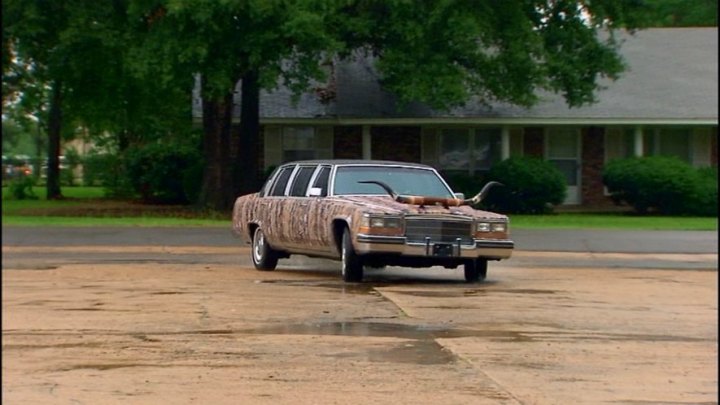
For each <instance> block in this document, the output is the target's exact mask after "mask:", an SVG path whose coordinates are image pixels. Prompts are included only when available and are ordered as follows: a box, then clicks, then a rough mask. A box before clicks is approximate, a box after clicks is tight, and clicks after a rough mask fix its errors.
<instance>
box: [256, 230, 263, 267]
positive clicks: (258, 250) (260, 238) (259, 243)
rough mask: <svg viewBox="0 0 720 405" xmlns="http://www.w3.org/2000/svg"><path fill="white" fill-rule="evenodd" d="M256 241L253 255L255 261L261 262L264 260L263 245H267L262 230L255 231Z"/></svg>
mask: <svg viewBox="0 0 720 405" xmlns="http://www.w3.org/2000/svg"><path fill="white" fill-rule="evenodd" d="M254 242H255V243H254V245H255V249H253V257H254V258H255V262H256V263H259V262H260V260H262V251H263V247H264V246H265V238H264V237H263V233H262V231H257V232H256V233H255V241H254Z"/></svg>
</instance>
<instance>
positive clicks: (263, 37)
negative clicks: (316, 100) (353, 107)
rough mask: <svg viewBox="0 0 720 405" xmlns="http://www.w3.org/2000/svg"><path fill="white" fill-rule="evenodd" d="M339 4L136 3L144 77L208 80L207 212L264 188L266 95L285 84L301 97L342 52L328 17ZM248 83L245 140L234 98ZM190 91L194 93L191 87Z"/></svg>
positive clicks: (243, 0) (308, 0)
mask: <svg viewBox="0 0 720 405" xmlns="http://www.w3.org/2000/svg"><path fill="white" fill-rule="evenodd" d="M334 3H335V2H333V1H323V0H294V1H284V2H276V1H271V2H268V1H263V0H229V1H224V2H218V1H213V0H202V1H185V2H183V1H170V0H167V1H161V2H156V3H150V4H148V3H146V2H143V1H136V2H134V3H133V7H132V8H131V10H132V14H133V15H134V16H135V20H136V21H140V20H142V21H143V23H142V25H141V26H140V27H138V29H140V30H145V32H146V35H145V36H144V41H143V42H142V43H141V44H140V46H139V47H138V48H137V49H136V55H137V57H136V58H135V60H137V61H140V63H141V64H142V63H143V62H144V66H142V70H143V71H145V72H146V73H147V74H149V75H152V76H154V77H156V79H158V80H167V81H178V82H188V80H191V79H192V78H193V77H196V75H200V77H201V93H202V99H203V105H202V111H203V139H204V142H203V152H204V156H205V161H206V168H205V173H204V180H203V188H202V192H201V197H200V200H201V201H200V203H201V204H202V205H206V206H210V207H212V208H216V209H229V208H230V207H231V206H232V203H233V201H234V199H235V197H237V195H239V194H244V193H248V192H251V191H255V190H256V189H257V176H256V173H258V157H257V144H258V136H259V135H258V131H259V110H258V109H259V107H258V106H259V92H260V89H261V88H263V87H265V88H271V87H275V86H276V85H277V82H278V80H280V78H282V80H283V81H284V83H285V84H286V85H288V86H290V87H291V88H294V89H296V90H298V91H299V90H301V89H304V88H306V87H307V85H308V83H309V82H310V80H311V79H313V78H317V77H319V76H320V75H321V74H322V71H321V70H320V68H319V66H318V61H319V60H322V59H323V57H324V54H325V53H326V52H332V51H333V49H334V48H335V47H336V43H335V41H334V39H333V38H332V37H331V36H330V35H328V32H327V29H328V25H327V24H326V21H325V19H326V16H327V15H328V14H329V13H331V12H332V7H333V4H334ZM238 82H240V83H241V88H242V103H241V119H240V130H239V134H238V133H237V132H234V131H233V127H232V114H233V109H234V104H233V94H234V93H235V91H236V86H237V83H238ZM188 87H189V86H188Z"/></svg>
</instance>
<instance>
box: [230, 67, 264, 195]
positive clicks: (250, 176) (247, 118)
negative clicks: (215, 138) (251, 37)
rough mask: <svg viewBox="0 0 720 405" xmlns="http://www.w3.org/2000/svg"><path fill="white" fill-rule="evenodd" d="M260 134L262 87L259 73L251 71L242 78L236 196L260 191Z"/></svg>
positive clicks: (236, 160) (236, 163)
mask: <svg viewBox="0 0 720 405" xmlns="http://www.w3.org/2000/svg"><path fill="white" fill-rule="evenodd" d="M259 132H260V86H259V83H258V72H257V71H256V70H251V71H248V72H246V73H245V75H244V76H243V77H242V104H241V110H240V139H239V140H238V143H237V153H236V155H237V158H236V159H235V165H234V170H235V173H236V178H237V179H238V182H237V188H236V189H235V190H234V192H235V196H236V197H237V196H240V195H244V194H249V193H254V192H256V191H258V190H259V189H260V184H259V181H258V173H259V172H260V170H259V159H258V153H259V152H258V142H259V138H260V136H259Z"/></svg>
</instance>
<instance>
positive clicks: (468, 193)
mask: <svg viewBox="0 0 720 405" xmlns="http://www.w3.org/2000/svg"><path fill="white" fill-rule="evenodd" d="M441 174H442V177H443V178H444V179H445V181H447V182H448V184H449V185H450V188H452V189H453V191H454V192H456V193H463V194H465V198H470V197H472V196H474V195H475V194H477V193H478V192H480V190H481V189H482V186H483V185H484V183H485V181H484V179H483V178H484V176H482V175H471V174H468V173H464V172H463V173H460V172H455V171H453V172H442V173H441Z"/></svg>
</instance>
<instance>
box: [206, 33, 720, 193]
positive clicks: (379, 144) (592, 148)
mask: <svg viewBox="0 0 720 405" xmlns="http://www.w3.org/2000/svg"><path fill="white" fill-rule="evenodd" d="M717 34H718V33H717V28H716V27H713V28H655V29H647V30H643V31H639V32H636V33H635V34H634V35H630V34H623V39H624V43H623V44H622V46H621V54H622V55H623V57H624V58H625V60H626V62H627V64H628V66H629V68H628V70H627V71H626V72H625V73H624V74H623V75H622V77H621V78H620V79H619V80H618V81H616V82H607V83H604V84H603V85H604V86H606V88H605V89H603V90H601V91H599V93H598V94H597V95H598V102H597V103H596V104H593V105H589V106H584V107H580V108H569V107H567V105H566V104H565V101H564V100H563V99H562V98H561V97H560V96H557V95H546V96H544V97H543V99H542V101H541V102H540V103H539V104H538V105H536V106H534V107H532V108H523V107H518V106H514V105H509V104H504V103H497V104H494V105H492V106H490V107H487V106H483V105H481V104H474V103H468V104H467V105H466V106H464V107H462V108H456V109H453V110H450V111H435V110H433V109H431V108H429V107H427V106H425V105H423V104H420V103H415V104H411V105H409V106H405V108H402V109H400V108H398V106H397V104H396V100H395V98H394V97H393V95H392V94H389V93H388V92H386V91H384V90H383V89H382V88H381V86H380V85H379V83H378V76H377V74H376V71H375V69H374V68H373V66H372V63H371V61H370V60H368V59H366V58H357V59H355V60H352V61H340V62H336V63H335V64H334V65H333V66H332V74H331V82H330V83H329V85H328V86H327V87H326V88H324V89H322V90H323V91H322V92H308V93H307V94H304V95H302V96H301V97H300V100H299V102H298V103H292V102H291V94H290V92H289V90H287V89H284V88H281V89H279V90H276V91H272V92H262V93H261V96H260V124H261V135H260V137H261V142H262V147H261V148H262V156H261V159H260V160H261V162H262V164H263V165H264V167H265V168H268V167H272V166H274V165H277V164H280V163H282V162H285V161H289V160H295V159H312V158H364V159H370V158H372V159H390V160H401V161H415V162H422V163H427V164H430V165H432V166H435V167H436V168H438V169H440V170H443V171H446V172H463V173H468V174H477V173H482V172H483V171H486V170H488V169H489V168H490V166H491V165H492V164H494V163H495V162H498V161H500V160H503V159H505V158H507V157H510V156H518V155H525V156H538V157H542V158H544V159H547V160H548V161H550V162H552V163H553V164H555V165H556V166H557V167H558V168H559V169H560V171H561V172H562V173H563V174H564V175H565V177H566V179H567V182H568V196H567V199H566V201H565V204H568V205H583V206H603V205H608V204H610V201H609V198H608V197H607V194H606V191H605V189H604V187H603V184H602V178H601V173H602V169H603V165H604V164H605V162H607V161H609V160H610V159H613V158H622V157H631V156H649V155H673V156H677V157H679V158H681V159H683V160H685V161H687V162H689V163H691V164H692V165H694V166H697V167H701V166H714V167H717V137H718V132H717V128H718V40H717ZM238 90H240V89H238ZM197 94H198V93H197V92H196V97H195V100H194V108H193V111H194V116H195V119H196V120H199V119H200V117H201V111H202V110H201V108H200V105H201V102H200V100H199V98H198V97H197ZM328 95H329V97H328ZM235 100H236V106H235V112H234V116H235V117H236V119H239V116H240V106H239V101H240V94H239V93H238V94H236V98H235Z"/></svg>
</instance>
